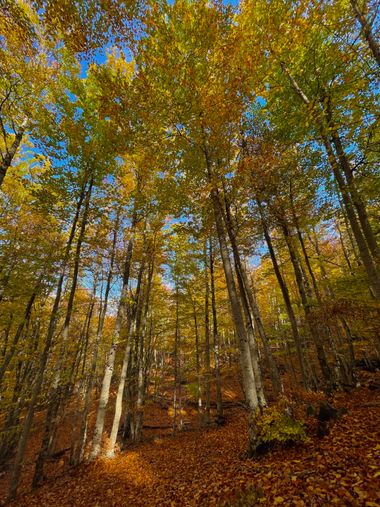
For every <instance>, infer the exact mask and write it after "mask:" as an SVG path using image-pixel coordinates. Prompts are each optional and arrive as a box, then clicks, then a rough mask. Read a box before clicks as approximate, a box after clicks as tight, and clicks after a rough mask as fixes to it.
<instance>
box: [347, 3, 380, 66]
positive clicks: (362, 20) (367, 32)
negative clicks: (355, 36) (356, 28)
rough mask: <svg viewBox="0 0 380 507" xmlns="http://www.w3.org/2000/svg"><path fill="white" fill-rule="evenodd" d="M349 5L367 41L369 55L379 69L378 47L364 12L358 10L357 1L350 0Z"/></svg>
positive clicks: (379, 55) (379, 47)
mask: <svg viewBox="0 0 380 507" xmlns="http://www.w3.org/2000/svg"><path fill="white" fill-rule="evenodd" d="M350 3H351V7H352V10H353V11H354V14H355V18H356V19H357V20H358V22H359V24H360V27H361V32H362V34H363V37H364V39H365V40H366V41H367V44H368V47H369V49H370V50H371V53H372V55H373V57H374V59H375V60H376V62H377V65H378V66H379V67H380V45H379V43H378V42H377V40H376V38H375V36H374V34H373V33H372V28H371V24H370V22H369V21H368V19H367V18H366V16H365V14H364V12H363V11H362V10H361V9H360V7H359V5H358V2H357V0H350Z"/></svg>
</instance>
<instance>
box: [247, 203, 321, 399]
mask: <svg viewBox="0 0 380 507" xmlns="http://www.w3.org/2000/svg"><path fill="white" fill-rule="evenodd" d="M256 200H257V205H258V208H259V212H260V217H261V225H262V227H263V232H264V237H265V241H266V244H267V246H268V250H269V254H270V257H271V260H272V264H273V269H274V272H275V275H276V278H277V281H278V284H279V286H280V289H281V293H282V297H283V299H284V303H285V307H286V312H287V314H288V318H289V322H290V326H291V328H292V334H293V340H294V343H295V346H296V351H297V357H298V363H299V365H300V368H301V375H302V380H303V383H304V386H305V387H306V388H307V389H308V388H310V387H311V372H310V370H309V368H308V366H307V362H306V360H305V355H304V351H303V346H302V340H301V336H300V334H299V331H298V325H297V319H296V316H295V313H294V310H293V306H292V303H291V300H290V295H289V290H288V287H287V285H286V283H285V280H284V278H283V276H282V274H281V271H280V266H279V264H278V262H277V257H276V254H275V251H274V248H273V244H272V238H271V237H270V233H269V229H268V225H267V223H266V220H265V217H264V213H263V208H262V204H261V202H260V200H259V199H256Z"/></svg>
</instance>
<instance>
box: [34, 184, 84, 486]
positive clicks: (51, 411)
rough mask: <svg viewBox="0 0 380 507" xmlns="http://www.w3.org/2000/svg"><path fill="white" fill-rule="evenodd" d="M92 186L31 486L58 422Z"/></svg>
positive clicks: (37, 478) (38, 481)
mask: <svg viewBox="0 0 380 507" xmlns="http://www.w3.org/2000/svg"><path fill="white" fill-rule="evenodd" d="M92 186H93V176H92V178H91V180H90V184H89V187H88V190H87V195H86V198H85V202H84V210H83V217H82V223H81V227H80V230H79V235H78V240H77V245H76V250H75V256H74V270H73V278H72V284H71V289H70V294H69V300H68V303H67V309H66V315H65V321H64V325H63V332H62V342H61V353H60V357H59V358H58V364H57V365H56V374H55V378H54V382H53V388H52V394H51V396H50V401H49V407H48V411H47V414H46V421H45V429H44V436H43V439H42V444H41V450H40V452H39V454H38V458H37V461H36V467H35V472H34V477H33V486H39V485H40V484H41V483H42V481H43V468H44V463H45V461H46V458H47V456H48V455H49V453H50V452H51V449H52V447H51V446H52V442H53V436H54V434H55V431H56V428H57V425H58V420H57V414H58V412H59V407H60V403H61V401H62V396H61V390H62V389H61V386H60V385H59V383H60V380H61V374H62V369H63V359H64V354H65V349H66V345H67V342H68V339H69V328H70V322H71V317H72V313H73V307H74V297H75V294H76V289H77V284H78V276H79V264H80V256H81V251H82V244H83V240H84V237H85V231H86V226H87V221H88V213H89V206H90V200H91V193H92Z"/></svg>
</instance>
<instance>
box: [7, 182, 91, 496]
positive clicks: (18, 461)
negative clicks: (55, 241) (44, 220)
mask: <svg viewBox="0 0 380 507" xmlns="http://www.w3.org/2000/svg"><path fill="white" fill-rule="evenodd" d="M84 196H85V183H84V184H83V186H82V188H81V192H80V195H79V199H78V202H77V206H76V211H75V215H74V218H73V223H72V226H71V230H70V234H69V238H68V241H67V244H66V248H65V252H64V257H63V261H62V267H61V274H60V277H59V280H58V284H57V291H56V295H55V298H54V304H53V309H52V311H51V315H50V321H49V326H48V330H47V333H46V337H45V344H44V348H43V350H42V353H41V356H40V362H39V368H38V371H37V374H36V378H35V383H34V386H33V389H32V394H31V397H30V401H29V406H28V410H27V413H26V416H25V419H24V423H23V428H22V431H21V435H20V439H19V442H18V446H17V453H16V457H15V462H14V466H13V472H12V476H11V481H10V488H9V498H10V499H12V498H15V496H16V494H17V488H18V484H19V481H20V475H21V471H22V464H23V460H24V455H25V449H26V443H27V440H28V437H29V432H30V428H31V426H32V421H33V416H34V409H35V405H36V402H37V399H38V396H39V394H40V391H41V388H42V382H43V379H44V373H45V370H46V364H47V360H48V357H49V352H50V348H51V345H52V341H53V336H54V333H55V329H56V325H57V319H58V309H59V305H60V302H61V296H62V289H63V281H64V277H65V271H66V266H67V263H68V260H69V257H70V251H71V246H72V243H73V240H74V236H75V231H76V227H77V222H78V219H79V214H80V210H81V207H82V204H83V200H84Z"/></svg>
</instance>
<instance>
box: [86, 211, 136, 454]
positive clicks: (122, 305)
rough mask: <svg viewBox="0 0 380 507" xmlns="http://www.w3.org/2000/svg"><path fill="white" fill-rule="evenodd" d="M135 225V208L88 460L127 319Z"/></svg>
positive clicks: (95, 447)
mask: <svg viewBox="0 0 380 507" xmlns="http://www.w3.org/2000/svg"><path fill="white" fill-rule="evenodd" d="M136 225H137V214H136V210H135V211H134V212H133V217H132V224H131V235H130V238H129V241H128V247H127V253H126V257H125V261H124V272H123V284H122V289H121V294H120V301H119V308H118V312H117V317H116V323H115V330H114V333H113V337H112V345H111V347H110V350H109V352H108V356H107V359H106V367H105V371H104V376H103V382H102V388H101V392H100V399H99V405H98V411H97V415H96V422H95V429H94V436H93V441H92V449H91V453H90V456H89V459H90V460H93V459H95V458H97V456H98V455H99V453H100V450H101V444H102V436H103V428H104V420H105V416H106V410H107V405H108V400H109V393H110V387H111V379H112V374H113V370H114V364H115V357H116V350H117V347H118V342H119V337H120V331H121V329H122V326H123V325H124V323H125V322H126V320H127V310H128V283H129V277H130V272H131V264H132V253H133V246H134V236H135V229H136Z"/></svg>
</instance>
